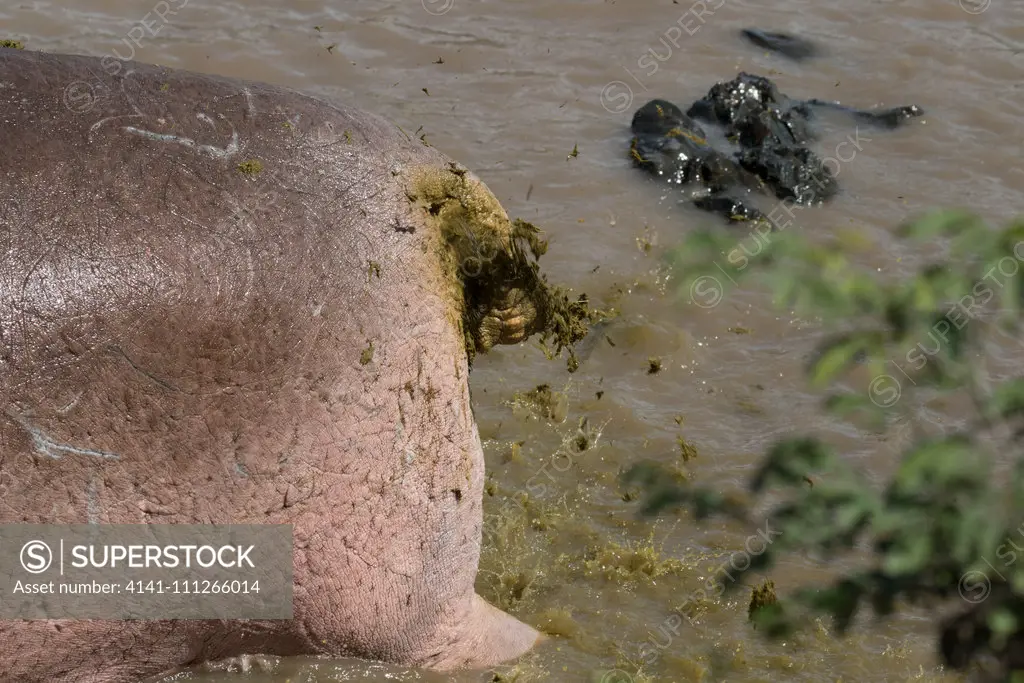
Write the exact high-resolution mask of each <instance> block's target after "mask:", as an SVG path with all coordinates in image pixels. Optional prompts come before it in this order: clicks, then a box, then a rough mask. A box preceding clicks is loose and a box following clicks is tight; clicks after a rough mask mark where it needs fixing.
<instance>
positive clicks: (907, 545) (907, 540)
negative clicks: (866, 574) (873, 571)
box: [882, 530, 932, 576]
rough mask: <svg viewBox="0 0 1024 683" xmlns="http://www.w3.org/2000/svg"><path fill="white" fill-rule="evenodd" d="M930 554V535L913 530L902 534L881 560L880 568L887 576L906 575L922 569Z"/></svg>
mask: <svg viewBox="0 0 1024 683" xmlns="http://www.w3.org/2000/svg"><path fill="white" fill-rule="evenodd" d="M931 554H932V539H931V535H930V534H927V533H922V530H915V531H914V532H913V533H907V534H904V535H902V537H901V538H900V541H899V542H897V543H895V544H893V545H892V546H891V547H890V548H889V551H888V552H887V553H886V555H885V558H884V559H883V560H882V570H883V571H884V572H885V573H886V574H888V575H889V576H907V575H912V574H916V573H917V572H920V571H922V570H923V569H924V567H925V565H926V564H927V563H928V560H929V558H930V557H931Z"/></svg>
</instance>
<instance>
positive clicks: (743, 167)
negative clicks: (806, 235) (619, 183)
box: [630, 32, 924, 222]
mask: <svg viewBox="0 0 1024 683" xmlns="http://www.w3.org/2000/svg"><path fill="white" fill-rule="evenodd" d="M762 34H763V32H762ZM763 35H767V36H772V37H774V38H779V37H780V36H782V34H763ZM795 40H796V39H793V41H795ZM793 41H790V43H786V44H792V43H793ZM775 44H780V43H779V41H776V42H775ZM823 108H824V109H831V110H835V111H840V112H843V113H845V114H847V115H849V116H851V117H852V118H853V119H855V120H856V121H861V122H864V123H866V124H869V125H872V126H875V127H880V128H887V129H893V128H896V127H898V126H899V125H901V124H902V123H904V122H906V121H907V120H909V119H911V118H914V117H918V116H921V115H923V113H924V112H923V111H922V110H921V109H920V108H919V107H917V106H914V105H910V106H905V107H896V108H893V109H886V110H878V111H875V110H860V109H855V108H852V107H847V106H845V105H843V104H840V103H839V102H829V101H825V100H819V99H811V100H805V101H801V100H792V99H790V98H789V97H787V96H786V95H784V94H783V93H782V92H780V91H779V89H778V87H777V86H776V85H775V84H774V83H773V82H772V81H771V80H769V79H767V78H765V77H763V76H756V75H753V74H748V73H743V72H741V73H740V74H739V75H738V76H737V77H736V78H734V79H733V80H731V81H728V82H725V83H718V84H716V85H714V86H713V87H712V88H711V89H710V90H709V91H708V94H707V95H705V96H704V97H703V98H701V99H700V100H697V101H696V102H694V103H693V104H692V105H691V106H690V108H689V109H688V110H687V111H686V112H685V113H684V112H683V111H682V109H680V108H679V107H677V106H676V105H674V104H672V103H671V102H668V101H666V100H660V99H659V100H651V101H650V102H648V103H647V104H645V105H644V106H643V107H641V108H640V109H639V110H637V112H636V113H635V114H634V115H633V122H632V126H631V127H632V132H633V136H634V137H633V140H632V144H631V148H630V153H631V156H632V158H633V161H634V163H635V164H636V165H637V166H639V167H640V168H642V169H644V170H646V171H648V172H650V173H652V174H654V175H656V176H658V177H661V178H665V179H667V180H668V181H669V182H670V183H672V184H675V185H678V186H680V188H681V189H682V190H683V196H684V199H686V200H689V201H691V202H692V203H693V204H694V205H695V206H697V207H698V208H701V209H704V210H707V211H711V212H714V213H717V214H719V215H721V216H723V217H725V218H726V219H728V220H729V221H731V222H738V221H751V220H762V219H765V215H764V214H763V213H762V212H761V211H759V210H758V209H757V208H756V207H755V206H753V205H752V203H751V196H752V195H754V194H755V193H758V194H767V193H771V194H774V196H775V197H777V198H779V199H783V200H789V201H790V202H791V203H792V204H794V205H800V206H808V205H813V204H818V203H821V202H824V201H827V200H828V199H830V198H832V197H833V196H834V195H835V194H836V193H837V192H838V190H839V186H838V183H837V182H836V178H835V175H834V174H833V173H832V171H831V170H830V169H829V168H828V167H827V166H826V165H825V163H824V161H823V160H822V159H821V157H819V156H818V155H817V154H815V152H814V151H813V150H811V149H810V148H809V147H808V144H809V143H811V142H813V141H814V140H815V133H814V130H813V128H812V126H811V122H812V121H813V119H814V116H815V110H817V109H823ZM699 121H700V122H704V123H706V124H710V125H711V126H713V127H714V128H715V129H717V130H718V131H719V132H720V133H724V137H725V139H726V140H727V143H726V144H725V145H722V146H720V147H716V146H714V145H712V144H711V143H710V142H709V138H708V134H707V131H706V130H705V128H704V127H702V126H701V124H700V123H699ZM712 132H715V131H714V130H713V131H712ZM720 137H721V136H720Z"/></svg>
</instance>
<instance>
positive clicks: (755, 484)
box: [750, 438, 834, 493]
mask: <svg viewBox="0 0 1024 683" xmlns="http://www.w3.org/2000/svg"><path fill="white" fill-rule="evenodd" d="M833 457H834V456H833V454H832V452H831V451H830V450H829V449H828V448H826V447H825V446H824V445H823V444H822V443H821V442H820V441H818V440H817V439H808V438H794V439H787V440H784V441H780V442H779V443H777V444H775V445H774V446H773V447H772V449H771V450H770V451H768V454H767V455H766V456H765V459H764V463H763V464H762V465H761V469H760V470H759V471H758V472H757V474H755V475H754V478H753V480H752V481H751V483H750V490H751V491H753V492H755V493H757V492H759V491H762V490H764V488H765V487H767V486H770V485H772V484H775V483H779V484H783V485H790V486H793V485H800V486H805V485H806V484H805V483H804V482H805V479H806V478H807V477H808V476H809V475H810V474H811V473H812V472H814V471H816V470H820V469H823V468H825V466H826V465H828V464H829V463H830V462H831V461H832V460H833Z"/></svg>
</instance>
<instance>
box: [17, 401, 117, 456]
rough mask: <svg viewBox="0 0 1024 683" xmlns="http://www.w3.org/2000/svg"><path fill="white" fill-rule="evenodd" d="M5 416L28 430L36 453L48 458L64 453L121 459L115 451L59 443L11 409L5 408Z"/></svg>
mask: <svg viewBox="0 0 1024 683" xmlns="http://www.w3.org/2000/svg"><path fill="white" fill-rule="evenodd" d="M7 416H8V417H9V418H11V419H12V420H14V421H15V422H17V423H18V425H20V426H21V428H22V429H24V430H25V431H26V432H28V434H29V436H31V437H32V445H33V446H34V447H35V451H36V452H37V453H39V454H40V455H45V456H46V457H48V458H52V459H53V460H60V459H61V458H63V457H64V454H71V455H87V456H90V457H93V458H101V459H104V460H120V459H121V456H119V455H118V454H117V453H109V452H107V451H100V450H95V449H92V448H79V447H77V446H72V445H71V444H68V443H60V442H59V441H56V440H55V439H54V438H53V437H51V436H50V435H49V434H47V433H46V432H44V431H43V430H41V429H39V428H38V427H36V426H34V425H33V424H32V423H31V422H29V421H28V420H27V419H25V417H24V416H22V415H18V414H17V413H15V412H14V410H12V409H8V410H7Z"/></svg>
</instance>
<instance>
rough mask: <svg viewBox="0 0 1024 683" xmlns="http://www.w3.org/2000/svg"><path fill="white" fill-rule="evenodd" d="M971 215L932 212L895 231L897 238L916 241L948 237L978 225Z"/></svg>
mask: <svg viewBox="0 0 1024 683" xmlns="http://www.w3.org/2000/svg"><path fill="white" fill-rule="evenodd" d="M979 222H980V221H979V219H978V218H977V217H976V216H975V215H974V214H972V213H969V212H967V211H961V210H956V209H953V210H941V211H933V212H931V213H929V214H926V215H925V216H922V217H921V218H918V219H917V220H915V221H913V222H910V223H906V224H904V225H902V226H900V227H899V228H898V229H897V230H896V234H897V235H898V236H899V237H910V238H913V239H917V240H931V239H935V238H936V237H948V236H950V235H957V234H961V233H964V232H966V231H969V230H970V229H971V228H972V227H974V226H975V225H977V224H978V223H979Z"/></svg>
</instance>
